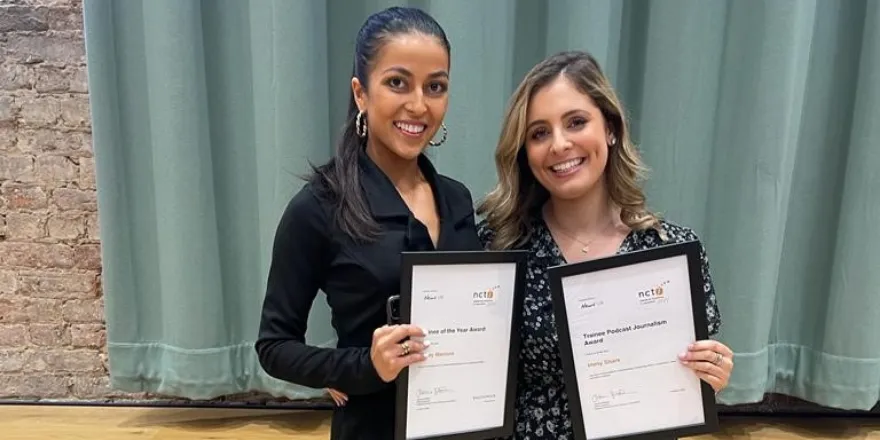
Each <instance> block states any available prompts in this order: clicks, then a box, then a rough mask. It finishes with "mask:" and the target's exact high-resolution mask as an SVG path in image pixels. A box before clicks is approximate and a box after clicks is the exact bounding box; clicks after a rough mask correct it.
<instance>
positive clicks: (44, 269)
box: [0, 0, 112, 399]
mask: <svg viewBox="0 0 880 440" xmlns="http://www.w3.org/2000/svg"><path fill="white" fill-rule="evenodd" d="M82 26H83V20H82V1H81V0H0V55H2V58H0V399H7V398H68V399H94V398H101V397H106V396H110V395H112V393H111V392H110V390H109V389H108V379H107V370H106V350H105V342H106V337H105V331H104V322H103V321H104V319H103V301H102V296H101V285H100V279H101V277H100V275H101V259H100V243H99V239H98V221H97V206H96V194H95V162H94V158H93V155H92V148H91V143H92V137H91V127H90V118H89V105H88V104H89V103H88V94H87V92H88V90H87V82H86V67H85V49H84V44H83V31H82Z"/></svg>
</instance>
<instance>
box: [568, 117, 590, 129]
mask: <svg viewBox="0 0 880 440" xmlns="http://www.w3.org/2000/svg"><path fill="white" fill-rule="evenodd" d="M586 123H587V119H586V118H583V117H580V116H576V117H574V118H571V121H569V122H568V126H569V127H572V128H579V127H582V126H583V125H585V124H586Z"/></svg>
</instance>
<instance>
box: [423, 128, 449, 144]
mask: <svg viewBox="0 0 880 440" xmlns="http://www.w3.org/2000/svg"><path fill="white" fill-rule="evenodd" d="M440 128H442V129H443V137H442V138H440V140H439V141H438V142H434V141H428V145H430V146H432V147H439V146H441V145H443V144H444V143H445V142H446V137H447V136H448V135H449V130H447V129H446V123H445V122H441V123H440Z"/></svg>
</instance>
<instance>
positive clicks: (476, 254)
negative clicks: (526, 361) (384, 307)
mask: <svg viewBox="0 0 880 440" xmlns="http://www.w3.org/2000/svg"><path fill="white" fill-rule="evenodd" d="M401 256H402V259H401V265H402V273H401V277H400V322H401V323H409V322H410V320H411V319H412V274H413V268H414V267H415V266H425V265H441V266H443V265H458V264H497V263H515V264H516V276H515V279H514V284H513V286H514V287H513V316H512V317H511V322H510V341H509V342H510V343H509V348H508V359H509V363H508V366H507V390H506V392H507V394H506V395H505V403H504V424H503V425H502V426H501V427H500V428H493V429H485V430H480V431H470V432H461V433H454V434H443V435H439V436H433V437H428V438H431V439H434V440H485V439H487V438H498V437H509V436H511V435H513V431H514V414H515V413H514V411H515V410H514V404H515V403H516V387H517V379H518V377H517V372H518V362H517V359H519V349H520V344H521V340H522V337H521V335H520V325H521V323H522V307H523V300H524V298H525V277H526V258H527V257H528V252H527V251H523V250H501V251H428V252H402V253H401ZM396 383H397V395H396V402H395V409H396V411H395V421H394V425H395V433H394V439H395V440H406V416H407V398H408V390H409V368H406V369H404V370H403V371H401V372H400V375H398V376H397V380H396Z"/></svg>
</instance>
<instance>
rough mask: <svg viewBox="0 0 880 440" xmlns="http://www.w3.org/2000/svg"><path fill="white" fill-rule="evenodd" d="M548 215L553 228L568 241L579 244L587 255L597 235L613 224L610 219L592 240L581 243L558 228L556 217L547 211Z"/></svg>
mask: <svg viewBox="0 0 880 440" xmlns="http://www.w3.org/2000/svg"><path fill="white" fill-rule="evenodd" d="M548 214H550V215H548V217H550V218H552V219H553V223H554V226H555V228H556V229H557V230H558V231H559V232H561V233H562V235H565V236H566V237H568V238H570V239H572V240H574V241H576V242H578V243H580V244H581V245H582V246H583V247H581V252H582V253H584V254H587V253H589V252H590V245H592V244H593V242H594V241H595V240H596V238H598V237H599V234H601V233H602V232H605V230H606V229H608V226H609V225H611V224H613V223H614V219H611V221H609V222H608V224H606V225H605V227H603V228H602V229H601V230H599V232H597V233H596V235H595V236H594V237H593V238H591V239H590V240H588V241H586V242H584V241H582V240H581V239H579V238H577V237H576V236H574V235H572V234H569V233H568V232H566V231H565V230H564V229H563V228H562V226H559V222H557V221H556V217H555V216H553V215H552V214H551V213H550V212H549V210H548Z"/></svg>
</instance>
